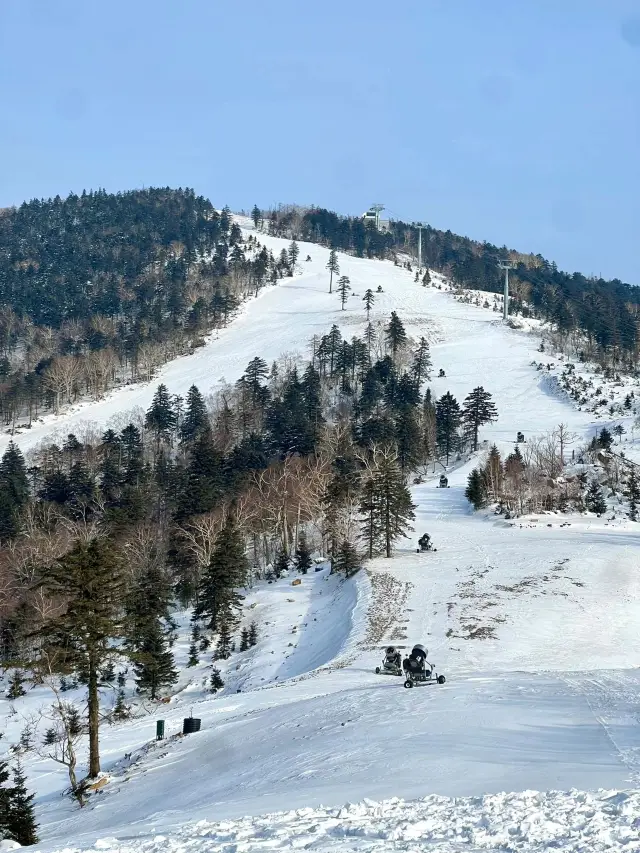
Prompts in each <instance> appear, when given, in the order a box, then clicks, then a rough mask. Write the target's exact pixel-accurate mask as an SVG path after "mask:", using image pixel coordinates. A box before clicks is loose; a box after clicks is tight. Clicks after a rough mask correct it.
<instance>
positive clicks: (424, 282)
mask: <svg viewBox="0 0 640 853" xmlns="http://www.w3.org/2000/svg"><path fill="white" fill-rule="evenodd" d="M428 284H431V276H430V274H429V270H428V269H427V270H425V271H424V275H423V276H422V286H423V287H426V286H427V285H428Z"/></svg>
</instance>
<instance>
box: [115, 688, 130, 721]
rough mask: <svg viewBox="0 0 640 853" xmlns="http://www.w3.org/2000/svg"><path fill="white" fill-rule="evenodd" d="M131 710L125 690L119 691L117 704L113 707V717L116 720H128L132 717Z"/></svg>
mask: <svg viewBox="0 0 640 853" xmlns="http://www.w3.org/2000/svg"><path fill="white" fill-rule="evenodd" d="M130 713H131V712H130V709H129V706H128V705H127V703H126V699H125V695H124V690H122V689H120V690H118V695H117V697H116V704H115V705H114V706H113V711H112V716H113V719H114V720H126V719H128V718H129V716H130Z"/></svg>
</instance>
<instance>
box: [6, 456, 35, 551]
mask: <svg viewBox="0 0 640 853" xmlns="http://www.w3.org/2000/svg"><path fill="white" fill-rule="evenodd" d="M28 501H29V481H28V478H27V469H26V465H25V462H24V457H23V455H22V453H21V452H20V450H19V448H18V447H17V446H16V445H15V444H14V443H13V441H10V442H9V444H8V446H7V449H6V450H5V452H4V455H3V457H2V461H0V539H5V538H9V537H11V536H15V534H16V533H18V531H19V528H20V523H19V518H20V511H21V509H22V508H23V507H24V506H25V505H26V504H27V503H28Z"/></svg>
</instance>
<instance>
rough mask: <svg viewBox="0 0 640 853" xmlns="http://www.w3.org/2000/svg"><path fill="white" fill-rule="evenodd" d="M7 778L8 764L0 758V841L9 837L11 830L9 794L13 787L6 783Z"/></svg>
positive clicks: (8, 775)
mask: <svg viewBox="0 0 640 853" xmlns="http://www.w3.org/2000/svg"><path fill="white" fill-rule="evenodd" d="M9 779H10V774H9V765H8V764H7V762H6V761H4V760H3V759H2V758H0V841H2V840H3V839H5V838H9V837H10V835H9V833H10V831H11V795H12V793H13V789H12V788H11V787H10V786H9V785H7V782H8V781H9Z"/></svg>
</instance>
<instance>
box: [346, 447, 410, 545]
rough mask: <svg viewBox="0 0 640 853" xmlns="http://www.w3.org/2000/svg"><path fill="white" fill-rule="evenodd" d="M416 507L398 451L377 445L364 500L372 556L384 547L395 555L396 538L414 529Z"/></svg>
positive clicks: (366, 536)
mask: <svg viewBox="0 0 640 853" xmlns="http://www.w3.org/2000/svg"><path fill="white" fill-rule="evenodd" d="M414 509H415V506H414V504H413V503H412V502H411V493H410V492H409V489H408V488H407V487H406V485H405V482H404V479H403V477H402V472H401V470H400V466H399V465H398V460H397V456H396V454H395V453H394V452H392V451H391V450H389V449H385V450H379V449H377V448H376V449H374V452H373V455H372V459H371V461H370V464H369V466H368V471H367V475H366V477H365V482H364V488H363V493H362V500H361V504H360V512H361V514H362V516H363V523H362V535H363V538H364V539H365V541H366V543H367V551H368V554H369V558H371V557H373V555H374V554H376V553H379V552H380V551H383V552H384V553H385V555H386V556H387V557H391V552H392V548H393V543H394V542H395V540H396V539H397V538H398V537H400V536H405V535H406V533H407V532H408V531H410V530H412V529H413V528H412V527H411V524H410V522H411V521H412V520H413V519H414V518H415V515H414V512H413V510H414Z"/></svg>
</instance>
